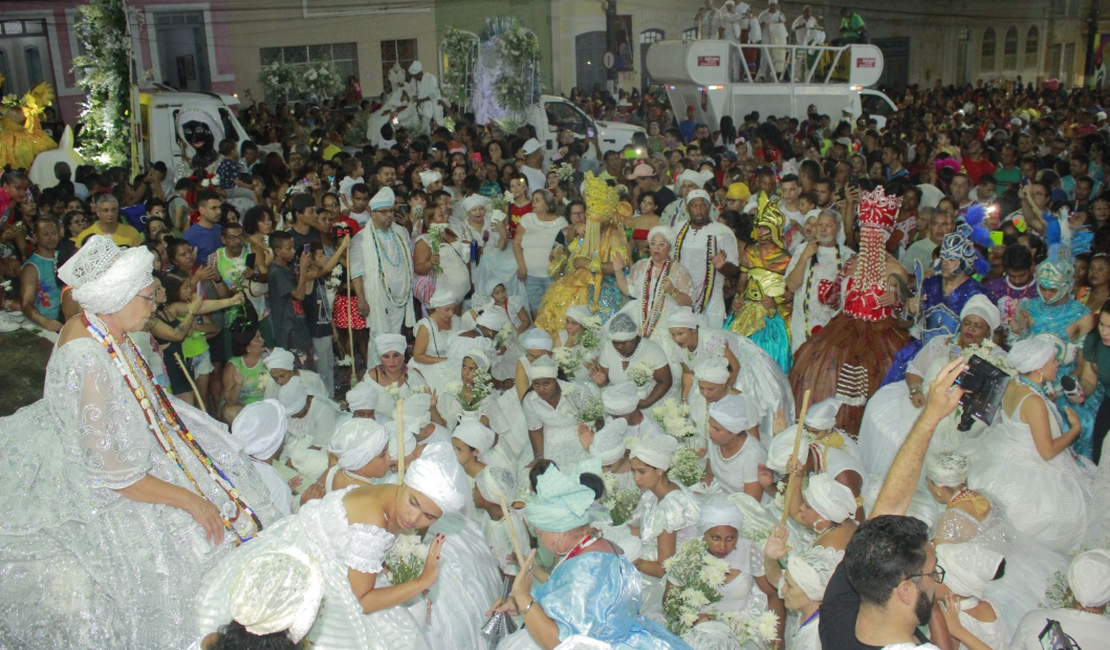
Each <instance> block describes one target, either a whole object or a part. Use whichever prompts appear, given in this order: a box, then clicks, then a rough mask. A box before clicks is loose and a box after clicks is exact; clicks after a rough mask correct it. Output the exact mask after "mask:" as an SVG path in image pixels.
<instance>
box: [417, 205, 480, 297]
mask: <svg viewBox="0 0 1110 650" xmlns="http://www.w3.org/2000/svg"><path fill="white" fill-rule="evenodd" d="M432 210H434V212H433V213H432V217H431V220H430V222H429V223H430V224H431V225H433V226H434V225H436V224H442V225H443V226H445V227H446V230H444V231H443V234H442V235H441V236H440V237H441V240H440V244H439V252H435V251H433V250H432V240H431V235H430V234H428V233H425V234H423V235H420V236H419V237H417V238H416V241H415V242H414V243H413V246H412V270H413V273H415V274H416V275H425V276H426V275H433V276H434V279H435V289H436V291H439V290H441V289H445V290H447V291H450V292H451V294H453V295H454V296H456V303H457V302H461V301H462V299H463V296H465V295H466V294H468V293H470V245H469V244H468V243H465V242H463V240H462V237H460V236H459V235H458V234H456V233H455V231H453V230H452V229H451V228H450V227H448V226H447V224H448V222H450V220H451V214H450V212H445V211H444V210H442V209H441V208H440V207H439V206H435V207H433V208H432ZM437 265H438V266H439V269H438V270H437V269H436V266H437ZM414 287H415V283H414ZM433 295H434V294H433ZM424 297H425V296H418V299H423V298H424ZM422 302H423V300H422ZM425 306H426V307H427V308H428V309H431V305H425Z"/></svg>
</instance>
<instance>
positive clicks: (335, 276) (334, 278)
mask: <svg viewBox="0 0 1110 650" xmlns="http://www.w3.org/2000/svg"><path fill="white" fill-rule="evenodd" d="M342 279H343V265H342V264H336V265H335V268H333V269H332V270H331V275H329V276H328V278H327V279H326V280H324V286H326V287H327V288H329V289H338V288H339V283H340V281H341V280H342Z"/></svg>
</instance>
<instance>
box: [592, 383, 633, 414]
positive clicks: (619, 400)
mask: <svg viewBox="0 0 1110 650" xmlns="http://www.w3.org/2000/svg"><path fill="white" fill-rule="evenodd" d="M639 390H640V389H639V387H637V386H636V384H634V383H632V382H630V381H624V382H621V383H619V384H612V385H609V386H606V387H605V389H604V390H602V391H601V405H602V406H603V407H604V408H605V412H606V413H608V414H609V415H614V416H621V415H628V414H629V413H631V412H633V411H635V410H636V407H638V406H639V405H640V394H639Z"/></svg>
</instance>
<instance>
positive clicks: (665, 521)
mask: <svg viewBox="0 0 1110 650" xmlns="http://www.w3.org/2000/svg"><path fill="white" fill-rule="evenodd" d="M700 515H701V501H699V500H698V498H697V497H696V496H695V495H694V494H693V493H692V492H690V491H689V490H687V489H686V488H685V487H683V486H681V485H680V486H679V488H678V489H677V490H674V491H673V492H669V493H668V494H666V495H665V496H664V497H663V499H662V500H660V499H658V498H656V496H655V494H654V493H653V492H651V491H650V490H649V491H645V492H644V494H643V495H642V496H641V497H640V503H638V504H637V505H636V509H635V510H634V511H633V512H632V518H631V519H629V524H630V525H632V526H639V528H640V541H641V542H643V551H642V554H641V556H640V557H641V558H643V559H644V560H648V561H652V562H654V561H656V560H658V559H659V536H660V535H662V534H663V533H676V535H675V548H678V547H679V546H680V545H682V542H685V541H686V540H688V539H691V538H693V537H696V536H697V534H698V517H699V516H700ZM643 579H644V597H643V604H642V605H641V606H640V613H641V614H643V615H644V616H647V617H649V618H652V619H654V620H656V621H658V622H663V618H662V615H663V588H664V586H665V585H666V582H665V581H664V580H660V579H659V578H655V577H653V576H648V575H644V576H643Z"/></svg>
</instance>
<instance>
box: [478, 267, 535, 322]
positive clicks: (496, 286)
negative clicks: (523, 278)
mask: <svg viewBox="0 0 1110 650" xmlns="http://www.w3.org/2000/svg"><path fill="white" fill-rule="evenodd" d="M514 268H515V267H514ZM524 300H525V299H524V298H523V297H522V296H517V295H513V294H510V293H509V292H508V291H506V289H505V283H504V282H503V281H501V280H500V279H498V278H490V279H488V280H486V281H485V283H484V284H482V285H481V288H480V289H477V290H475V291H474V294H473V295H472V296H471V303H470V306H471V308H470V310H468V311H467V312H466V313H465V314H463V317H462V328H463V329H470V328H472V327H474V324H475V323H476V322H477V320H478V315H479V314H481V313H482V312H483V311H485V310H487V309H496V310H498V311H501V312H503V313H504V314H505V317H506V318H508V319H509V322H510V323H512V326H513V329H514V330H515V331H516V333H517V334H523V333H524V332H525V330H527V329H528V328H529V327H531V326H532V317H531V316H529V315H528V307H527V306H526V305H525V302H524Z"/></svg>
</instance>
